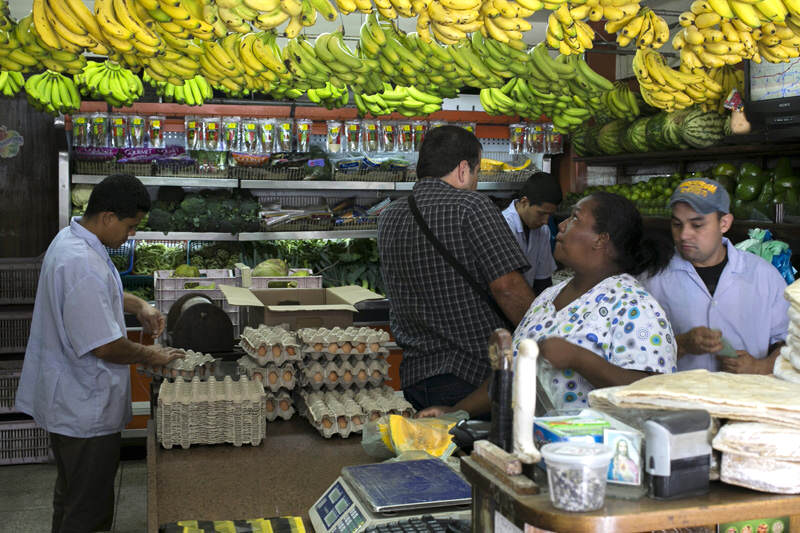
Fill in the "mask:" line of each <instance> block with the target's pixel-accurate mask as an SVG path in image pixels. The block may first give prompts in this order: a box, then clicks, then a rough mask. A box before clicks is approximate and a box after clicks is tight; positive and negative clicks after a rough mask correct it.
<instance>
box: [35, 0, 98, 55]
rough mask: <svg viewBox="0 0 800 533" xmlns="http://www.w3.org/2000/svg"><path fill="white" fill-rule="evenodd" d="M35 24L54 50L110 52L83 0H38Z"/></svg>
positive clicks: (46, 43) (46, 42) (36, 2)
mask: <svg viewBox="0 0 800 533" xmlns="http://www.w3.org/2000/svg"><path fill="white" fill-rule="evenodd" d="M31 15H32V16H33V25H34V27H35V28H36V34H37V35H38V36H39V37H40V39H41V42H42V43H43V44H44V45H45V46H47V47H49V48H51V49H53V50H63V51H66V52H72V53H75V54H81V53H83V51H84V50H89V51H90V52H93V53H95V54H100V55H107V54H109V53H110V51H111V49H110V48H109V46H108V44H107V42H106V39H105V36H104V35H103V33H102V32H101V29H100V26H99V25H98V22H97V20H96V19H95V17H94V16H92V13H91V12H90V11H89V9H88V8H87V7H86V5H85V4H84V3H83V2H82V1H81V0H34V2H33V9H32V11H31Z"/></svg>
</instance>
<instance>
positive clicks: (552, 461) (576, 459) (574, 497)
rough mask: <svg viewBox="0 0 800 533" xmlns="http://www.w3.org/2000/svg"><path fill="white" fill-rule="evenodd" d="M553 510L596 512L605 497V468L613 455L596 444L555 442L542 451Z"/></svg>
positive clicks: (606, 470) (610, 451) (606, 468)
mask: <svg viewBox="0 0 800 533" xmlns="http://www.w3.org/2000/svg"><path fill="white" fill-rule="evenodd" d="M541 452H542V456H543V457H544V462H545V464H546V465H547V483H548V485H549V487H550V501H551V502H552V504H553V507H555V508H557V509H562V510H564V511H576V512H585V511H595V510H597V509H600V508H601V507H602V506H603V503H604V501H605V497H606V479H607V477H608V465H609V463H610V462H611V457H612V456H613V455H614V452H613V451H612V450H611V449H610V448H608V447H607V446H604V445H602V444H598V443H594V442H592V443H589V442H554V443H552V444H546V445H544V446H542V449H541Z"/></svg>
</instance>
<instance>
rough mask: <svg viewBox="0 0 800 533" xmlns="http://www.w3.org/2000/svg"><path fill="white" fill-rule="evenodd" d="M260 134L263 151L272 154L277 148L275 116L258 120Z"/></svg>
mask: <svg viewBox="0 0 800 533" xmlns="http://www.w3.org/2000/svg"><path fill="white" fill-rule="evenodd" d="M258 136H259V140H260V141H261V153H263V154H271V153H272V151H273V149H274V148H275V119H274V118H262V119H261V120H259V121H258Z"/></svg>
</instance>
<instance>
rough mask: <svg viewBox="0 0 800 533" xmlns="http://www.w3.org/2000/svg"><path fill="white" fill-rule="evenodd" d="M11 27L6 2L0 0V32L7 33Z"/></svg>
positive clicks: (9, 13)
mask: <svg viewBox="0 0 800 533" xmlns="http://www.w3.org/2000/svg"><path fill="white" fill-rule="evenodd" d="M12 27H13V23H12V22H11V10H10V9H9V8H8V0H0V31H8V30H10V29H11V28H12Z"/></svg>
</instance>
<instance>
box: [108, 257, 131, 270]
mask: <svg viewBox="0 0 800 533" xmlns="http://www.w3.org/2000/svg"><path fill="white" fill-rule="evenodd" d="M109 257H111V262H112V263H114V266H115V267H116V268H117V271H119V272H125V271H126V270H128V265H130V262H131V258H130V256H129V255H127V254H126V255H111V256H109Z"/></svg>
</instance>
